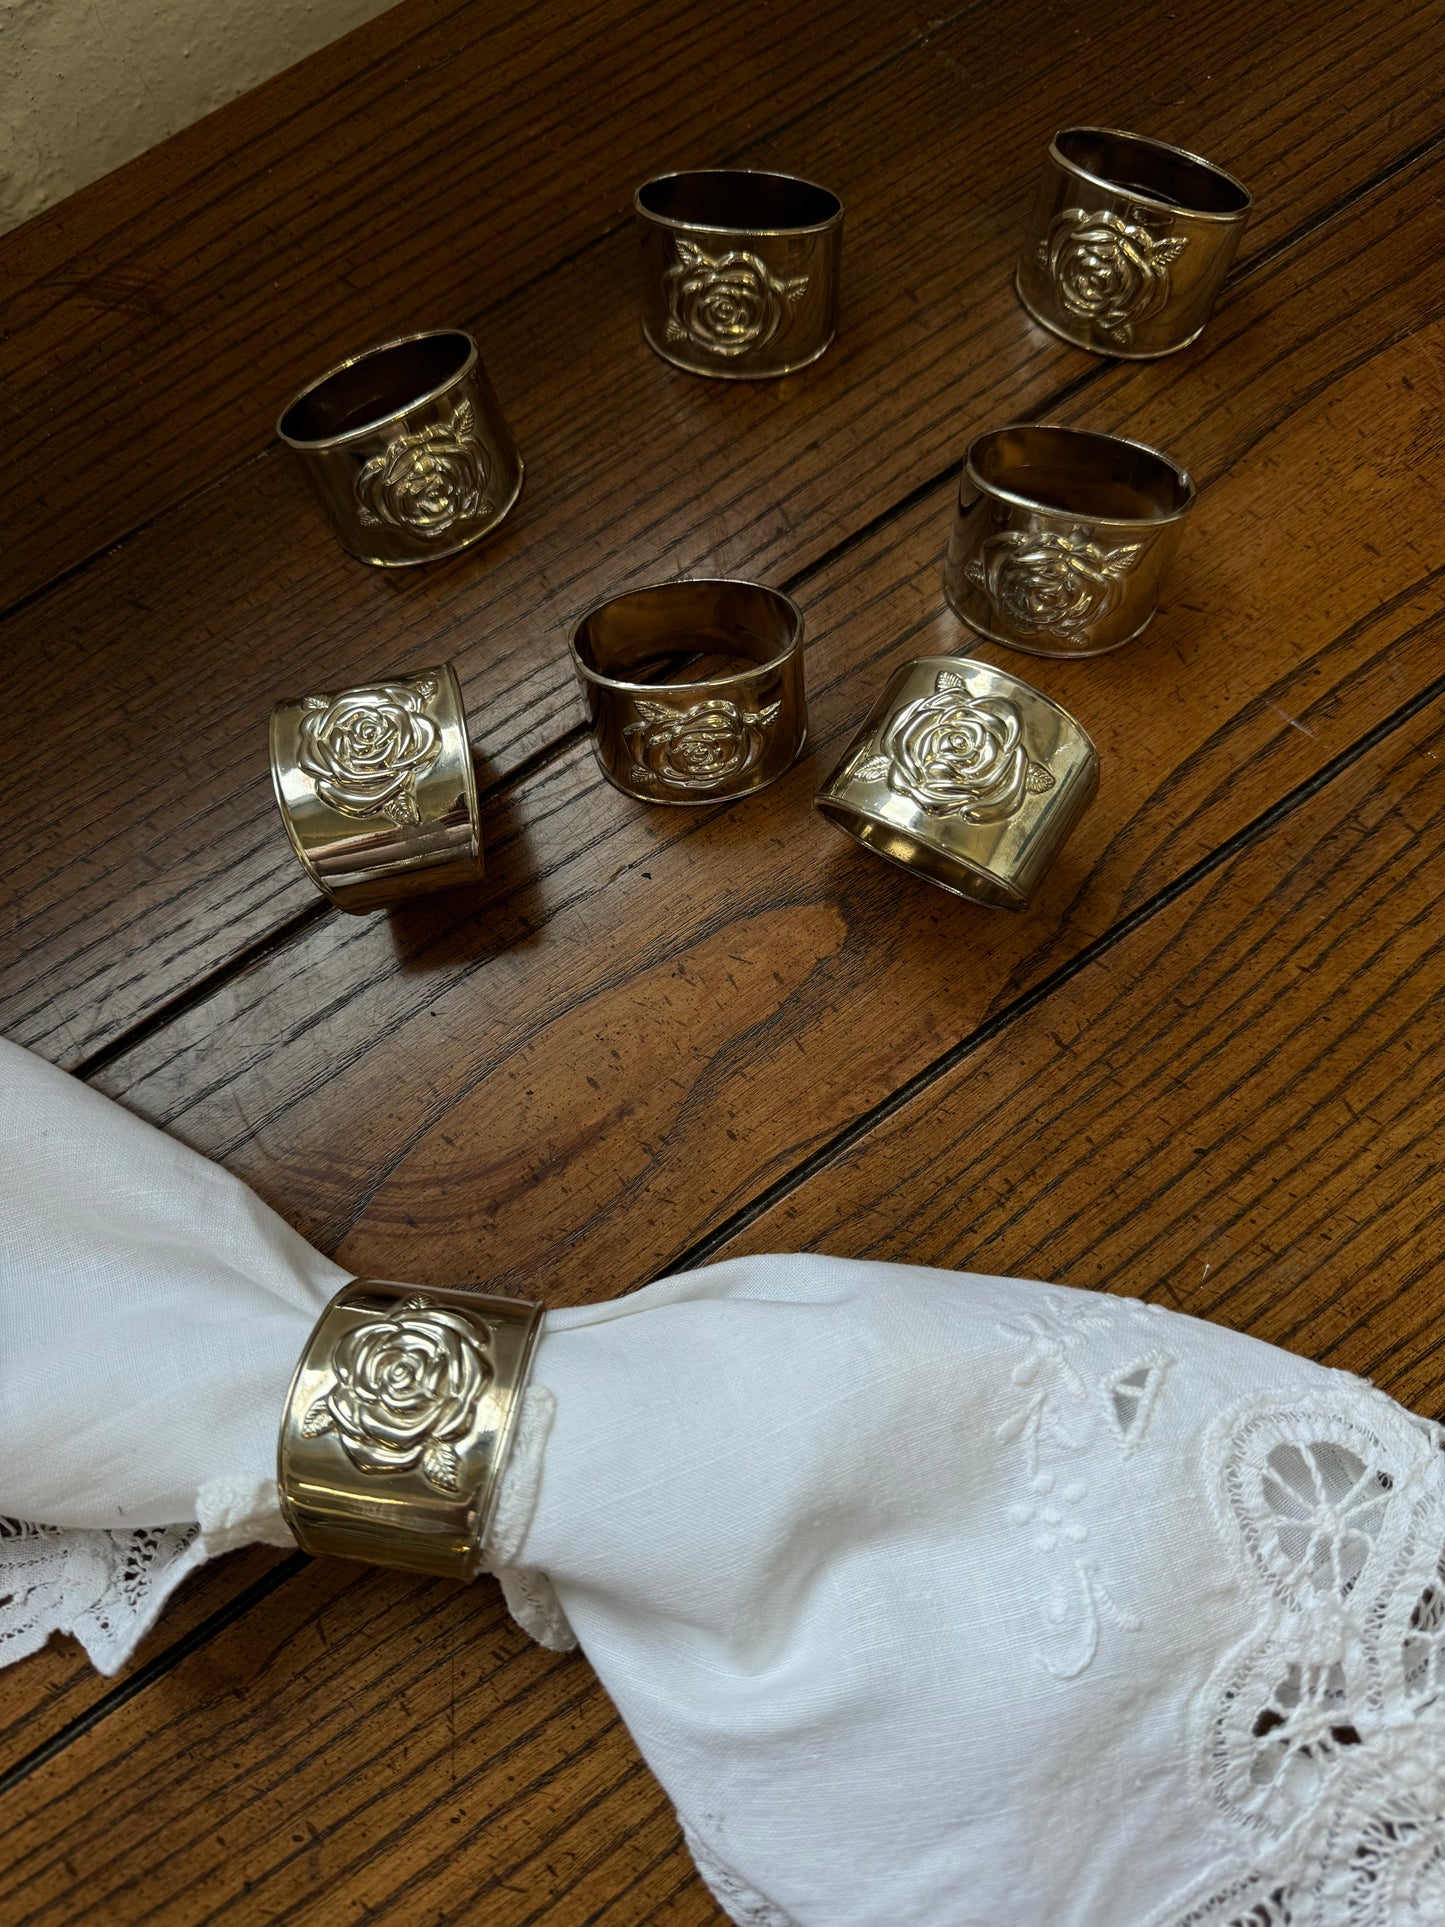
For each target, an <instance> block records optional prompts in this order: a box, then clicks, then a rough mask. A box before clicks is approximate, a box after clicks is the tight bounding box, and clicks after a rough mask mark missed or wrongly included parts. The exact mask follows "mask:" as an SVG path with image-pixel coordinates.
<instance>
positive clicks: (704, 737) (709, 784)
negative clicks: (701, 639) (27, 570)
mask: <svg viewBox="0 0 1445 1927" xmlns="http://www.w3.org/2000/svg"><path fill="white" fill-rule="evenodd" d="M782 707H783V705H782V704H781V702H776V703H769V705H768V707H767V708H766V709H756V710H752V709H740V708H739V707H738V705H737V704H736V703H735V702H731V701H729V700H728V699H727V698H726V697H723V696H712V697H709V698H708V700H707V701H705V702H700V703H694V704H693V705H692V706H691V708H689V709H673V708H671V707H670V706H669V705H668V704H667V703H656V702H640V703H638V704H637V712H638V714H639V716H640V717H641V719H642V720H641V721H640V722H636V723H629V724H628V725H627V727H626V729H624V730H623V732H622V733H623V735H624V736H625V737H626V738H627V741H628V746H629V748H630V749H631V751H632V755H633V759H634V767H633V771H632V780H633V782H634V783H664V784H666V786H667V787H668V788H669V789H674V790H712V789H717V788H718V787H719V785H720V784H723V783H726V782H729V781H731V780H732V779H733V778H735V777H738V776H744V775H746V773H747V772H748V771H749V770H750V769H751V768H752V767H753V765H754V764H755V763H756V762H757V760H758V758H759V756H761V755H762V752H763V745H764V742H765V736H764V732H765V731H766V730H767V728H768V726H769V725H770V724H771V723H773V722H775V721H776V720H777V718H778V715H779V713H780V711H781V710H782Z"/></svg>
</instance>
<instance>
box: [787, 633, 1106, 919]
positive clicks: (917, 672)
mask: <svg viewBox="0 0 1445 1927" xmlns="http://www.w3.org/2000/svg"><path fill="white" fill-rule="evenodd" d="M1098 778H1099V758H1098V753H1097V751H1096V750H1095V748H1094V745H1093V743H1092V742H1090V740H1089V738H1088V736H1087V735H1086V734H1085V733H1084V731H1083V730H1082V729H1081V728H1080V727H1079V725H1078V724H1077V723H1076V722H1075V721H1074V719H1073V717H1072V716H1071V715H1070V714H1069V713H1068V711H1067V710H1066V709H1062V708H1060V706H1059V704H1058V703H1056V702H1051V701H1050V699H1049V698H1048V697H1047V696H1044V695H1041V694H1040V693H1039V691H1038V690H1037V689H1031V688H1030V687H1029V685H1028V684H1027V683H1026V682H1020V681H1019V679H1018V677H1017V676H1011V675H1010V674H1009V673H1008V671H1007V670H1006V669H997V668H995V667H994V666H993V664H991V663H986V662H970V661H968V660H966V659H965V658H963V657H961V656H920V657H919V658H918V659H917V660H916V661H914V662H910V663H907V664H905V665H904V667H903V668H902V669H899V670H898V671H897V672H896V673H895V674H894V676H893V677H892V679H891V680H890V682H889V684H888V686H887V688H886V689H885V690H884V691H883V694H882V695H881V696H880V697H879V699H878V701H877V702H876V703H875V704H874V706H873V708H872V710H871V711H870V713H869V716H868V720H867V721H866V722H865V723H864V725H863V727H862V728H861V729H860V730H859V732H858V734H857V735H856V736H855V737H854V738H853V741H852V743H851V745H850V746H849V749H848V753H847V754H846V755H845V756H844V758H843V760H842V762H841V763H840V764H839V765H838V767H837V768H836V769H835V770H834V771H833V774H832V775H831V776H830V777H829V778H828V781H827V782H826V783H825V784H824V785H823V787H822V789H821V790H820V791H819V792H818V795H817V797H816V798H815V804H816V807H817V808H818V809H819V810H821V811H822V813H823V815H824V816H826V817H827V818H828V819H829V820H830V821H831V822H833V823H835V824H837V826H838V828H839V829H840V830H843V831H844V832H845V833H846V834H847V835H848V836H851V837H854V838H855V839H856V840H857V841H858V842H859V843H861V844H863V845H864V846H865V848H867V849H870V850H876V851H877V853H878V854H879V856H883V857H886V858H887V859H888V860H889V862H890V863H897V864H899V865H901V866H902V867H903V868H904V869H905V870H911V871H913V873H914V874H915V875H916V876H920V877H923V878H925V879H926V880H927V881H928V882H929V883H936V884H938V885H939V886H940V887H941V888H942V889H944V890H950V891H952V892H953V894H954V895H955V896H959V897H967V898H968V899H969V901H970V902H972V903H982V904H987V905H989V906H990V907H992V908H996V909H1004V910H1023V909H1026V908H1027V906H1028V903H1029V901H1030V899H1031V898H1032V896H1033V894H1034V892H1035V890H1036V889H1037V888H1038V885H1039V884H1040V882H1041V881H1042V879H1043V877H1044V874H1045V872H1046V871H1047V870H1048V868H1049V866H1050V864H1051V863H1052V862H1053V860H1054V858H1055V857H1056V856H1057V855H1058V853H1059V851H1060V850H1061V849H1062V847H1063V845H1064V843H1065V841H1066V839H1067V838H1068V836H1069V833H1070V832H1071V831H1072V829H1073V827H1074V825H1075V824H1076V823H1077V822H1078V820H1079V818H1080V817H1081V816H1082V815H1083V813H1084V811H1085V810H1086V809H1087V808H1088V807H1089V804H1090V803H1091V802H1092V800H1093V797H1094V792H1095V790H1096V789H1097V787H1098Z"/></svg>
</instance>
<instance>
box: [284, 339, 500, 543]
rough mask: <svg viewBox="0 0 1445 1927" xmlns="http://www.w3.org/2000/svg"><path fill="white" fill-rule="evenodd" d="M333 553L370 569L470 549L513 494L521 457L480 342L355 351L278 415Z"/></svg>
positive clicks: (409, 343)
mask: <svg viewBox="0 0 1445 1927" xmlns="http://www.w3.org/2000/svg"><path fill="white" fill-rule="evenodd" d="M277 430H278V433H279V434H280V436H281V439H282V441H284V442H286V443H287V444H288V445H289V446H290V447H291V448H293V449H295V451H296V454H297V456H298V457H299V459H300V461H301V465H302V467H303V468H304V469H305V471H306V477H307V480H308V481H309V482H310V483H311V486H312V487H313V488H314V489H315V491H316V494H317V496H318V497H319V498H320V501H321V506H322V507H323V508H324V509H325V511H326V514H327V516H328V517H329V519H330V522H331V526H332V528H333V529H334V530H335V531H336V537H337V540H338V541H339V542H340V543H341V546H342V548H344V549H346V550H347V551H348V552H349V553H350V554H352V555H354V556H356V557H357V559H358V560H359V561H362V562H371V563H374V564H375V565H376V566H377V567H378V568H385V569H394V568H403V567H406V566H407V565H408V564H410V563H414V562H432V561H436V560H438V559H439V558H440V557H441V556H444V555H455V554H456V553H457V551H458V550H459V549H465V548H469V547H470V546H471V544H472V543H473V542H478V541H480V540H481V538H482V537H483V536H484V535H486V534H487V533H488V532H489V531H490V530H492V529H494V528H495V527H496V526H497V524H498V523H499V522H500V521H501V520H502V518H503V517H504V516H505V515H506V513H507V511H508V510H509V509H510V508H511V506H512V504H513V503H514V502H515V501H516V499H517V497H518V495H520V493H521V491H522V458H521V456H520V454H518V452H517V444H516V443H515V442H514V441H513V440H512V432H511V430H510V429H509V428H508V427H507V424H506V421H505V419H504V418H503V415H502V411H501V407H500V405H499V404H498V401H497V397H496V395H495V394H494V393H493V391H492V384H491V383H490V382H489V381H488V379H487V372H486V370H485V368H483V366H482V364H481V361H480V359H479V358H478V355H477V344H476V342H475V341H473V339H472V337H471V336H470V335H469V334H466V333H465V332H464V331H463V330H462V329H460V328H434V329H431V330H429V331H428V332H426V333H425V334H416V335H406V336H404V337H402V338H401V339H400V340H397V341H387V342H383V343H382V345H381V346H380V347H377V348H368V349H367V350H366V351H365V353H363V354H359V355H353V356H352V357H351V358H350V360H348V361H343V362H342V363H340V365H339V366H338V367H335V368H333V369H331V371H330V372H329V373H328V374H325V375H322V376H321V378H320V380H318V381H314V382H312V383H311V385H310V386H309V387H308V388H303V389H302V391H301V393H300V394H299V395H298V396H297V397H296V399H295V400H294V401H293V402H291V403H290V404H289V405H288V406H287V408H286V409H285V410H284V411H283V413H282V415H281V419H280V421H279V422H278V423H277Z"/></svg>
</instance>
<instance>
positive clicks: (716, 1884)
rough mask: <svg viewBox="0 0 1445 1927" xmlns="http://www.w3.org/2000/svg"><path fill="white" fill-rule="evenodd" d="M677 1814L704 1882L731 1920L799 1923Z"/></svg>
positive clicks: (788, 1926) (781, 1926)
mask: <svg viewBox="0 0 1445 1927" xmlns="http://www.w3.org/2000/svg"><path fill="white" fill-rule="evenodd" d="M677 1817H678V1820H679V1822H680V1824H681V1826H682V1837H683V1839H684V1841H685V1842H686V1843H687V1850H688V1852H689V1853H690V1854H691V1855H692V1858H693V1864H694V1865H695V1866H696V1868H697V1870H698V1872H699V1874H701V1876H702V1881H703V1885H704V1886H705V1887H706V1888H707V1890H708V1892H709V1893H710V1894H711V1895H712V1897H713V1899H714V1900H715V1901H716V1902H717V1904H718V1906H719V1907H721V1908H722V1910H723V1912H724V1913H725V1914H726V1915H727V1917H728V1919H729V1920H731V1921H735V1922H736V1923H737V1927H796V1922H795V1921H794V1920H793V1919H792V1918H791V1916H790V1915H788V1914H785V1913H784V1912H783V1910H782V1908H781V1907H775V1906H774V1905H773V1903H772V1901H771V1900H765V1899H764V1898H763V1896H762V1895H761V1894H760V1893H759V1892H758V1891H757V1889H756V1888H755V1887H750V1886H749V1885H748V1884H747V1882H746V1881H745V1880H739V1879H738V1877H737V1875H736V1874H735V1873H734V1872H733V1870H732V1868H731V1867H725V1866H724V1865H723V1863H722V1861H721V1860H719V1859H718V1857H717V1855H716V1854H715V1853H714V1852H713V1851H712V1849H711V1848H710V1847H708V1846H706V1845H704V1843H703V1842H702V1841H701V1840H700V1839H699V1838H698V1836H697V1835H696V1834H695V1833H694V1832H693V1830H692V1828H691V1827H690V1826H689V1825H688V1824H687V1822H686V1820H684V1819H683V1818H682V1815H681V1814H679V1815H678V1816H677Z"/></svg>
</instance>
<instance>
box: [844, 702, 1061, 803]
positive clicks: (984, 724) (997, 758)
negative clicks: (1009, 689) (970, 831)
mask: <svg viewBox="0 0 1445 1927" xmlns="http://www.w3.org/2000/svg"><path fill="white" fill-rule="evenodd" d="M854 774H855V775H856V776H860V777H862V778H863V779H864V780H865V781H867V782H885V781H886V782H887V784H888V787H889V789H891V790H892V791H893V793H894V794H895V795H896V796H903V797H906V798H907V799H908V801H909V802H910V803H913V804H915V805H916V806H917V807H918V808H919V809H920V810H923V811H925V812H926V813H927V814H928V815H929V816H953V817H958V818H959V819H960V820H961V821H962V822H964V823H1001V822H1003V821H1004V820H1005V819H1006V818H1007V817H1010V816H1012V815H1014V813H1015V812H1016V811H1017V810H1018V809H1019V808H1020V807H1021V805H1022V804H1023V801H1024V799H1025V797H1027V796H1040V795H1043V794H1044V793H1045V792H1046V791H1048V790H1051V789H1052V788H1053V787H1054V775H1053V772H1052V770H1050V769H1049V768H1048V767H1047V765H1045V764H1043V763H1036V762H1034V761H1033V760H1032V759H1031V758H1030V756H1029V754H1028V751H1027V750H1026V749H1025V747H1024V741H1023V720H1022V718H1021V717H1020V715H1019V712H1018V708H1017V706H1016V705H1015V704H1014V703H1012V702H1010V701H1009V699H1008V697H1007V696H974V695H970V694H969V689H968V685H967V683H966V682H965V681H964V680H963V678H962V677H961V676H956V675H954V674H953V672H952V671H951V670H947V669H945V670H942V671H940V673H939V677H938V682H937V684H936V685H935V688H934V691H933V694H932V695H931V696H922V697H920V698H919V699H918V701H917V702H912V703H909V704H908V706H907V708H906V709H901V710H900V711H899V712H898V714H897V715H896V716H894V717H892V718H891V719H890V721H889V725H888V729H887V731H886V733H885V735H884V737H883V741H882V743H881V745H880V746H879V749H878V751H877V752H876V753H875V754H873V755H871V756H868V757H866V758H865V759H864V761H863V762H862V763H860V764H859V766H858V768H857V769H856V770H855V772H854Z"/></svg>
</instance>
